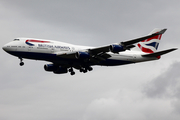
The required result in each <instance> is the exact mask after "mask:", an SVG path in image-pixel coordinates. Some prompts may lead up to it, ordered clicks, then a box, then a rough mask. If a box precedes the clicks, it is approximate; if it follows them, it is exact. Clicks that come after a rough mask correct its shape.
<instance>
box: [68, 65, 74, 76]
mask: <svg viewBox="0 0 180 120" xmlns="http://www.w3.org/2000/svg"><path fill="white" fill-rule="evenodd" d="M69 72H70V74H71V75H75V72H74V71H73V68H72V67H71V68H70V69H69Z"/></svg>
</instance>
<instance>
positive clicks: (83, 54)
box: [75, 52, 90, 59]
mask: <svg viewBox="0 0 180 120" xmlns="http://www.w3.org/2000/svg"><path fill="white" fill-rule="evenodd" d="M89 56H90V55H89V53H88V52H77V53H76V54H75V57H76V59H87V58H89Z"/></svg>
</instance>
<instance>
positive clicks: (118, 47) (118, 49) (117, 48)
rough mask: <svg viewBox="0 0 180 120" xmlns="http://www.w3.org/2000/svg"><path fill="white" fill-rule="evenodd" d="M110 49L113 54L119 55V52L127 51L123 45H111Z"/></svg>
mask: <svg viewBox="0 0 180 120" xmlns="http://www.w3.org/2000/svg"><path fill="white" fill-rule="evenodd" d="M109 49H110V51H111V52H113V53H118V52H121V51H125V48H124V46H122V45H110V47H109Z"/></svg>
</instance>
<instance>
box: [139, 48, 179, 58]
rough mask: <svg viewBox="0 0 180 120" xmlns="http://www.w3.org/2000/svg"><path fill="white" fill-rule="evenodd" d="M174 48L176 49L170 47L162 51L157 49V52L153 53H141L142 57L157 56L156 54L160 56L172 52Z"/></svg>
mask: <svg viewBox="0 0 180 120" xmlns="http://www.w3.org/2000/svg"><path fill="white" fill-rule="evenodd" d="M174 50H177V48H172V49H168V50H163V51H159V52H155V53H151V54H146V55H142V57H157V56H161V55H164V54H166V53H169V52H172V51H174Z"/></svg>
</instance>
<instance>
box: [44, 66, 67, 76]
mask: <svg viewBox="0 0 180 120" xmlns="http://www.w3.org/2000/svg"><path fill="white" fill-rule="evenodd" d="M44 69H45V71H48V72H53V73H55V74H63V73H67V72H68V71H67V68H63V67H61V66H56V65H54V64H46V65H44Z"/></svg>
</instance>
